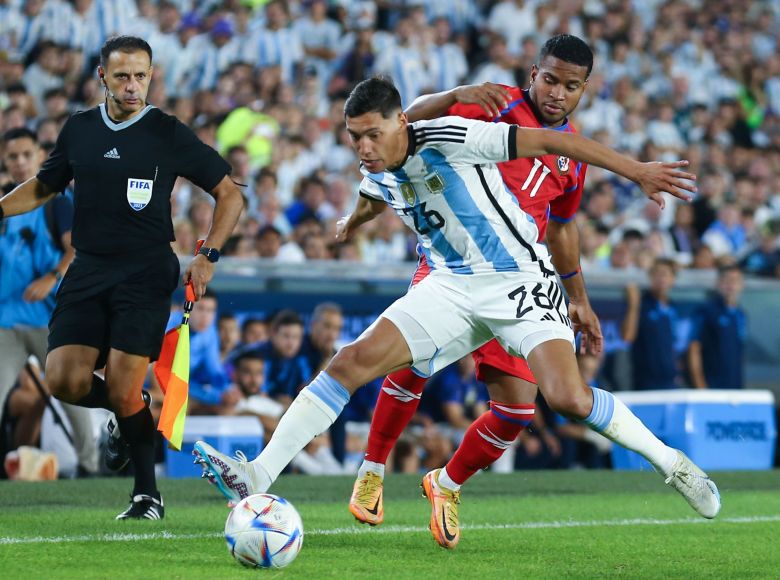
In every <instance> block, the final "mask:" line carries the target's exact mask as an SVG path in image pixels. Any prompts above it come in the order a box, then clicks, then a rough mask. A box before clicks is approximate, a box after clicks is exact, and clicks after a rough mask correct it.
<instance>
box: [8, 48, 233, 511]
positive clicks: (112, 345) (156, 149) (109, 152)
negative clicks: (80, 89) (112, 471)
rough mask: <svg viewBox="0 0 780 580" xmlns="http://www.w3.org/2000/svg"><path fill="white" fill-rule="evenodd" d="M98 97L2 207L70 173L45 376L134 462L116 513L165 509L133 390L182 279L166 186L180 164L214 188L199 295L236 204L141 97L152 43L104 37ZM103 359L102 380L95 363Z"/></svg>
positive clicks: (19, 207)
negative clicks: (68, 223) (111, 432)
mask: <svg viewBox="0 0 780 580" xmlns="http://www.w3.org/2000/svg"><path fill="white" fill-rule="evenodd" d="M98 74H99V76H100V81H101V83H102V84H103V86H104V88H105V95H106V100H105V103H104V104H101V105H99V106H98V107H95V108H94V109H90V110H88V111H84V112H80V113H77V114H75V115H73V116H72V117H70V119H68V121H67V122H66V123H65V126H64V127H63V128H62V131H61V132H60V135H59V137H58V138H57V144H56V146H55V148H54V150H53V151H52V153H51V155H50V157H49V158H48V160H47V161H46V162H45V163H44V165H43V167H42V168H41V170H40V172H39V173H38V175H37V176H36V177H33V178H32V179H29V180H27V181H26V182H24V183H23V184H22V185H20V186H19V187H17V188H16V189H15V190H14V191H12V192H11V193H10V194H8V195H7V196H5V197H4V198H3V199H2V200H0V219H2V217H3V216H4V215H5V216H12V215H17V214H21V213H25V212H28V211H31V210H33V209H35V208H36V207H39V206H41V205H42V204H44V203H45V202H46V201H48V200H49V199H51V198H52V197H53V196H55V195H56V194H57V193H58V192H61V191H62V190H63V189H65V187H66V186H67V185H68V183H69V182H70V181H71V180H72V179H73V180H75V190H74V201H75V214H74V223H73V230H72V242H73V246H74V248H75V249H76V258H75V260H74V261H73V263H72V265H71V267H70V268H69V269H68V271H67V273H66V275H65V277H64V279H63V280H62V283H61V286H60V289H59V291H58V292H57V304H56V307H55V309H54V312H53V313H52V317H51V320H50V322H49V353H48V357H47V359H46V377H47V379H48V382H49V385H50V388H51V390H52V392H53V393H54V394H55V395H56V396H57V397H58V398H59V399H61V400H63V401H66V402H68V403H72V404H75V405H79V406H83V407H101V408H105V409H109V410H112V411H113V412H114V413H115V414H116V416H117V422H118V424H119V428H120V431H121V433H122V436H123V438H124V439H125V441H126V443H127V445H128V448H129V452H130V457H131V459H132V461H133V464H134V466H135V486H134V488H133V493H132V496H131V497H132V501H131V503H130V506H129V507H128V508H127V510H125V511H124V512H122V513H121V514H119V515H118V516H117V519H129V518H134V519H151V520H157V519H162V518H163V516H164V510H163V501H162V497H161V496H160V493H159V492H158V491H157V483H156V481H155V474H154V442H155V427H154V423H153V421H152V415H151V412H150V411H149V409H148V408H147V406H146V405H145V404H144V402H143V399H142V397H141V387H142V385H143V382H144V377H145V375H146V372H147V368H148V366H149V363H150V361H153V360H155V359H156V358H157V356H158V354H159V351H160V348H161V345H162V339H163V334H164V331H165V326H166V323H167V321H168V315H169V311H170V301H171V294H172V293H173V291H174V290H175V288H176V287H177V285H178V281H179V262H178V260H177V258H176V256H175V255H174V253H173V251H172V250H171V246H170V242H171V241H173V240H174V236H173V225H172V223H171V204H170V196H171V190H172V189H173V185H174V182H175V181H176V178H177V177H179V176H182V177H186V178H187V179H189V180H190V181H192V182H193V183H194V184H195V185H197V186H199V187H201V188H202V189H204V190H206V191H208V192H210V193H211V195H212V196H213V197H214V198H215V199H216V207H215V210H214V218H213V222H212V226H211V231H210V232H209V235H208V237H207V239H206V242H205V244H204V247H203V248H202V249H201V251H200V254H199V255H198V256H196V257H195V259H194V260H193V261H192V263H191V264H190V266H189V268H188V269H187V271H186V272H185V274H184V280H185V282H186V281H188V280H192V282H193V284H194V287H195V294H196V296H198V297H200V296H201V295H202V294H203V292H204V290H205V287H206V284H207V283H208V282H209V280H210V279H211V277H212V276H213V274H214V262H216V261H217V259H218V258H219V251H218V248H220V247H222V245H223V244H224V243H225V241H226V240H227V238H228V236H229V235H230V232H231V231H232V230H233V227H234V226H235V224H236V222H237V221H238V216H239V213H240V212H241V208H242V206H243V202H242V195H241V192H240V191H239V189H238V187H237V186H236V185H235V184H234V183H233V181H232V180H231V179H230V178H229V176H228V174H229V173H230V166H229V165H228V163H227V162H225V161H224V160H223V159H222V158H221V157H220V156H219V155H218V154H217V153H216V152H215V151H214V150H213V149H211V148H210V147H208V146H207V145H205V144H204V143H202V142H201V141H200V140H199V139H198V138H197V137H195V135H194V134H193V133H192V131H190V130H189V129H188V128H187V127H186V126H185V125H183V124H182V123H181V122H180V121H178V120H177V119H176V118H175V117H172V116H170V115H166V114H165V113H163V112H161V111H160V110H159V109H157V108H155V107H154V106H152V105H149V104H148V103H147V102H146V95H147V92H148V90H149V82H150V80H151V78H152V50H151V48H150V47H149V45H148V44H147V43H146V41H144V40H143V39H141V38H137V37H133V36H119V37H114V38H110V39H108V40H107V41H106V43H105V44H104V45H103V47H102V48H101V51H100V66H99V67H98ZM103 366H105V368H106V371H105V381H104V380H103V379H100V378H99V377H98V376H97V375H95V374H94V373H93V371H94V370H95V369H98V368H102V367H103Z"/></svg>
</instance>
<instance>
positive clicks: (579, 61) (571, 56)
mask: <svg viewBox="0 0 780 580" xmlns="http://www.w3.org/2000/svg"><path fill="white" fill-rule="evenodd" d="M547 56H554V57H555V58H558V59H560V60H562V61H563V62H569V63H571V64H576V65H577V66H584V67H587V69H588V74H587V75H586V77H588V76H590V71H592V70H593V51H592V50H591V49H590V47H589V46H588V45H587V43H586V42H585V41H584V40H582V39H580V38H577V37H576V36H572V35H571V34H558V35H556V36H553V37H552V38H549V39H548V40H547V42H545V43H544V46H542V50H541V51H539V64H541V63H542V61H543V60H544V58H545V57H547Z"/></svg>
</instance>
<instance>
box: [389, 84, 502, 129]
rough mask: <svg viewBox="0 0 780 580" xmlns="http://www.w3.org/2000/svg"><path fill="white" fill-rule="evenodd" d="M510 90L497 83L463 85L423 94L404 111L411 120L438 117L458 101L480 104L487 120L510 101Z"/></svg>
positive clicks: (492, 117)
mask: <svg viewBox="0 0 780 580" xmlns="http://www.w3.org/2000/svg"><path fill="white" fill-rule="evenodd" d="M510 97H511V95H510V93H509V91H508V90H507V89H506V88H505V87H503V86H501V85H497V84H495V83H482V84H481V85H462V86H460V87H455V88H454V89H451V90H449V91H442V92H441V93H434V94H431V95H422V96H420V97H417V98H416V99H415V100H414V102H412V104H411V105H409V107H408V108H407V109H406V111H404V112H405V113H406V116H407V118H408V119H409V122H411V123H413V122H414V121H420V120H422V119H436V118H438V117H441V116H442V115H444V114H445V113H446V112H447V109H449V108H450V107H452V106H453V105H454V104H456V103H460V104H462V105H479V106H480V107H482V110H483V111H484V112H485V118H486V119H487V120H492V119H495V118H496V117H498V116H499V113H500V112H501V110H502V109H504V108H505V107H506V105H507V103H508V102H509V99H510Z"/></svg>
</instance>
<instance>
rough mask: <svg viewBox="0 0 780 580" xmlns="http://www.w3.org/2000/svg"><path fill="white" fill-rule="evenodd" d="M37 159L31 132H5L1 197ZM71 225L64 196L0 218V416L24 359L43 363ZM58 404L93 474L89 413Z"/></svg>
mask: <svg viewBox="0 0 780 580" xmlns="http://www.w3.org/2000/svg"><path fill="white" fill-rule="evenodd" d="M42 160H43V159H42V153H41V150H40V147H39V146H38V141H37V139H36V137H35V133H33V132H32V131H30V130H29V129H24V128H19V129H11V130H10V131H8V132H6V133H5V135H4V136H3V165H4V167H5V168H6V170H7V172H8V173H7V176H6V179H7V180H8V181H6V182H5V183H2V184H0V185H2V190H0V191H2V195H5V194H6V193H9V192H10V191H12V190H13V189H14V188H15V187H16V186H17V185H19V184H21V183H24V182H25V181H27V180H28V179H31V178H33V177H35V175H36V174H37V173H38V170H39V169H40V166H41V162H42ZM72 226H73V204H72V202H71V201H70V199H69V198H68V197H66V196H57V197H56V198H55V199H52V200H51V201H49V202H48V203H47V204H46V205H44V206H41V207H39V208H38V209H35V210H33V211H32V212H29V213H26V214H24V215H19V216H13V217H9V218H5V219H3V220H0V248H2V253H1V254H2V255H0V418H2V408H3V407H2V406H3V405H4V404H5V401H6V397H7V395H8V393H9V392H10V391H11V388H12V387H13V385H14V383H15V382H16V381H17V379H18V377H19V373H20V372H21V371H22V369H23V368H24V366H25V364H26V363H27V360H28V357H30V356H31V355H32V356H34V357H35V358H37V359H38V361H39V363H40V364H41V365H42V364H43V363H44V362H45V361H46V354H47V352H48V335H49V329H48V323H49V318H50V316H51V313H52V311H53V310H54V294H55V292H56V288H57V286H58V284H59V282H60V280H61V279H62V276H63V275H64V274H65V272H66V270H67V269H68V267H69V265H70V263H71V261H72V260H73V257H74V255H75V251H74V249H73V247H72V246H71V244H70V235H71V229H72ZM63 408H64V409H65V412H66V413H67V415H68V417H69V419H70V421H71V423H72V425H73V427H74V435H75V439H76V451H77V452H78V456H79V462H80V465H81V469H82V471H84V472H86V473H92V474H94V473H96V472H97V470H98V465H97V448H96V441H95V437H94V433H93V431H92V420H91V417H90V414H89V411H88V410H87V409H84V408H82V407H76V406H73V405H67V404H64V405H63ZM35 409H36V408H35V407H33V408H32V409H31V412H35ZM21 420H22V421H24V417H22V418H21Z"/></svg>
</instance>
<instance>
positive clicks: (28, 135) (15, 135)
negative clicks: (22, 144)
mask: <svg viewBox="0 0 780 580" xmlns="http://www.w3.org/2000/svg"><path fill="white" fill-rule="evenodd" d="M14 139H29V140H31V141H32V142H33V143H38V136H37V135H36V134H35V133H33V132H32V131H30V130H29V129H28V128H27V127H17V128H15V129H8V131H6V132H5V133H4V134H3V143H8V142H9V141H13V140H14Z"/></svg>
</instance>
